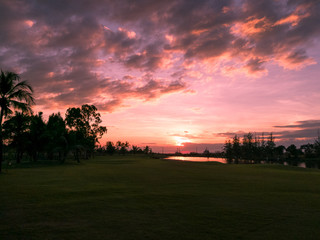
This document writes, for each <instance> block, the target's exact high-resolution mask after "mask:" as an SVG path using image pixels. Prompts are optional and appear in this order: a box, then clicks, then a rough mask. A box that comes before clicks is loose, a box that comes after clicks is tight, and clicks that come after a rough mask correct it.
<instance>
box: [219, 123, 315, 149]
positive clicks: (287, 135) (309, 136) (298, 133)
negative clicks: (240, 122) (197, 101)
mask: <svg viewBox="0 0 320 240" xmlns="http://www.w3.org/2000/svg"><path fill="white" fill-rule="evenodd" d="M273 127H274V128H275V129H276V130H275V131H272V134H273V136H274V137H275V139H276V141H277V143H278V144H284V145H288V144H292V143H294V144H298V145H301V144H306V143H312V142H314V140H315V139H316V138H317V137H318V135H319V131H320V120H305V121H298V122H296V123H295V124H291V125H282V126H273ZM279 129H290V130H282V131H281V130H279ZM252 133H253V135H254V136H255V137H257V138H258V139H262V135H264V139H265V140H266V139H267V138H268V136H269V135H270V133H269V132H267V133H255V132H252ZM245 134H247V132H244V131H238V132H225V133H217V134H214V135H216V136H219V137H226V138H229V139H230V138H233V137H234V136H235V135H237V136H238V137H243V136H244V135H245Z"/></svg>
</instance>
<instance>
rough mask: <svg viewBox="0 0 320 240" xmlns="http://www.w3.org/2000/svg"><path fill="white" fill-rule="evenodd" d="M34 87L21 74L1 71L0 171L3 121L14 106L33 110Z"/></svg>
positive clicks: (24, 109) (0, 164)
mask: <svg viewBox="0 0 320 240" xmlns="http://www.w3.org/2000/svg"><path fill="white" fill-rule="evenodd" d="M32 93H33V89H32V87H31V86H30V85H29V84H28V82H27V81H20V76H19V75H18V74H16V73H13V72H3V71H2V70H1V73H0V108H1V110H0V173H1V169H2V160H3V133H2V121H3V119H4V118H6V117H7V116H8V115H10V114H12V108H13V109H17V110H21V111H22V112H31V105H32V104H34V99H33V96H32Z"/></svg>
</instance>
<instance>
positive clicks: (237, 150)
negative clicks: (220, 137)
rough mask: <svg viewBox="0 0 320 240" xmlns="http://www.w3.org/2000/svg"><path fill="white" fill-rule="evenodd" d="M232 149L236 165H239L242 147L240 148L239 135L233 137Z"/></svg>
mask: <svg viewBox="0 0 320 240" xmlns="http://www.w3.org/2000/svg"><path fill="white" fill-rule="evenodd" d="M232 149H233V157H234V160H235V163H239V159H240V158H241V146H240V139H239V137H238V136H237V135H235V136H234V137H233V141H232Z"/></svg>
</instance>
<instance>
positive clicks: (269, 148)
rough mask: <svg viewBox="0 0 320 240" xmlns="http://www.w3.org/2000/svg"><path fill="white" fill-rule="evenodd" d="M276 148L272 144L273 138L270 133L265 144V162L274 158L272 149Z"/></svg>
mask: <svg viewBox="0 0 320 240" xmlns="http://www.w3.org/2000/svg"><path fill="white" fill-rule="evenodd" d="M275 147H276V144H275V143H274V137H273V135H272V133H270V136H269V138H268V140H267V144H266V147H265V149H266V154H267V160H270V159H271V160H272V159H273V157H274V149H275Z"/></svg>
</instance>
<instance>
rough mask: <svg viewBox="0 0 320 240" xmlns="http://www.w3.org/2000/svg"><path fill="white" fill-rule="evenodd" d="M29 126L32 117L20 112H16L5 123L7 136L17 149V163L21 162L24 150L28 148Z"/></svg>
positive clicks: (4, 127) (11, 144)
mask: <svg viewBox="0 0 320 240" xmlns="http://www.w3.org/2000/svg"><path fill="white" fill-rule="evenodd" d="M29 127H30V117H29V116H28V115H25V114H24V113H20V112H15V115H14V116H12V117H10V118H9V119H8V120H7V121H5V122H4V123H3V129H4V135H5V138H6V139H7V140H8V141H9V143H10V146H11V147H13V148H14V149H15V150H16V162H17V163H20V162H21V159H22V156H23V152H24V151H25V150H26V142H27V139H28V133H27V132H28V131H29Z"/></svg>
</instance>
